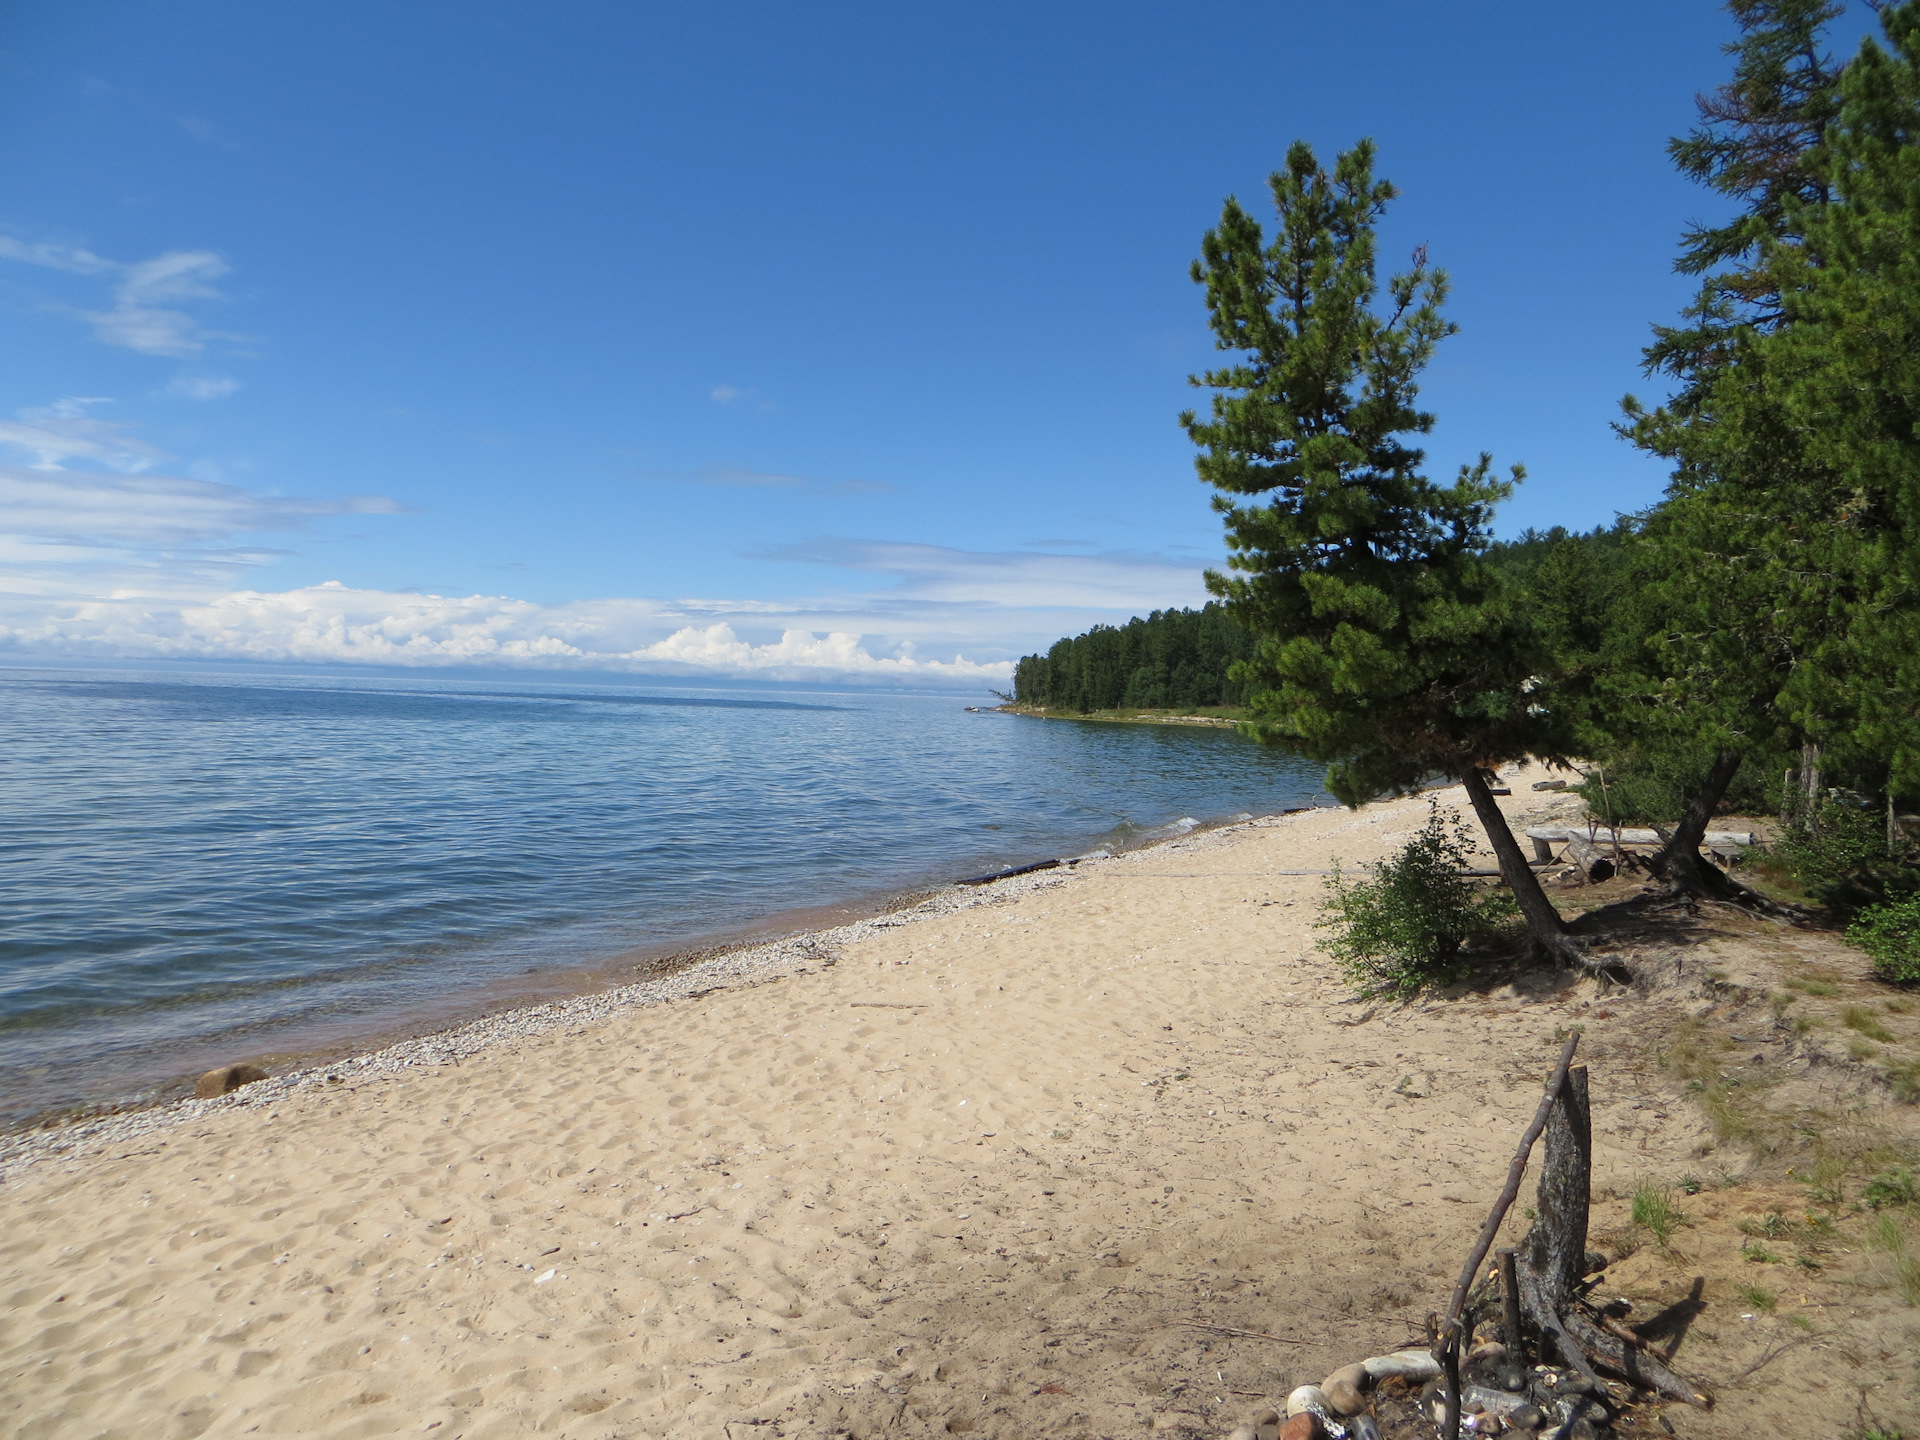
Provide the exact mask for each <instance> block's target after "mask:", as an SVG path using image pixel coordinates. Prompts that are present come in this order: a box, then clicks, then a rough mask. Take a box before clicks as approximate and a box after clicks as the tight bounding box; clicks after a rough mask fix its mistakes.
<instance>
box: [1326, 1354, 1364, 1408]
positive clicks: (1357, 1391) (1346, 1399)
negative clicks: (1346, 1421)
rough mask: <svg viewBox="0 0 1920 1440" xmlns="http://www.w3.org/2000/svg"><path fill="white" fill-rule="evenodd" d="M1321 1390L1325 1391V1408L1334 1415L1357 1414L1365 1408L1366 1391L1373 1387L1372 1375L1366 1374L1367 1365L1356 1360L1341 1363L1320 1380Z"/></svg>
mask: <svg viewBox="0 0 1920 1440" xmlns="http://www.w3.org/2000/svg"><path fill="white" fill-rule="evenodd" d="M1320 1388H1321V1390H1323V1391H1325V1392H1326V1397H1327V1408H1328V1409H1329V1410H1331V1411H1333V1413H1334V1414H1336V1415H1358V1414H1359V1413H1360V1412H1361V1411H1362V1410H1364V1409H1366V1408H1367V1391H1369V1390H1371V1389H1372V1388H1373V1377H1372V1376H1371V1375H1369V1374H1367V1367H1366V1366H1365V1365H1364V1364H1361V1363H1360V1362H1358V1361H1356V1362H1355V1363H1353V1364H1352V1365H1342V1366H1341V1367H1340V1368H1339V1369H1338V1370H1336V1371H1334V1372H1333V1373H1332V1374H1331V1375H1329V1376H1327V1378H1326V1379H1324V1380H1322V1381H1321V1382H1320Z"/></svg>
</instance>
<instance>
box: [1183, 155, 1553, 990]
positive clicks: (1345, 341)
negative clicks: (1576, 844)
mask: <svg viewBox="0 0 1920 1440" xmlns="http://www.w3.org/2000/svg"><path fill="white" fill-rule="evenodd" d="M1373 161H1374V147H1373V144H1372V142H1370V141H1362V142H1361V143H1360V144H1359V145H1357V146H1355V147H1354V149H1352V150H1350V151H1348V152H1347V153H1346V154H1344V155H1342V156H1340V158H1339V160H1338V162H1337V163H1336V165H1335V167H1334V170H1333V173H1332V174H1331V175H1329V174H1328V173H1327V172H1326V171H1325V170H1324V169H1323V168H1322V167H1321V165H1320V163H1319V161H1318V160H1317V159H1316V158H1315V156H1314V153H1313V150H1312V149H1311V148H1310V147H1309V146H1308V145H1307V144H1305V143H1304V142H1296V143H1295V144H1294V145H1293V147H1292V148H1291V149H1290V150H1289V151H1288V152H1287V163H1286V168H1285V169H1284V170H1282V171H1279V172H1277V173H1275V174H1274V175H1273V176H1272V177H1271V180H1270V182H1269V183H1270V185H1271V187H1272V191H1273V201H1274V206H1275V209H1276V210H1277V211H1278V216H1279V229H1278V233H1277V234H1276V235H1275V237H1274V239H1273V242H1272V244H1270V245H1269V244H1267V243H1266V240H1265V237H1264V236H1263V235H1262V234H1261V229H1260V225H1259V223H1258V222H1257V221H1255V220H1254V219H1253V218H1252V217H1251V216H1250V215H1248V214H1247V212H1246V211H1245V210H1243V209H1242V208H1241V207H1240V205H1239V204H1238V203H1237V202H1236V201H1234V200H1231V199H1230V200H1228V201H1227V204H1226V208H1225V211H1224V213H1223V214H1222V215H1221V218H1220V224H1219V226H1218V228H1217V229H1214V230H1211V231H1209V232H1208V233H1207V236H1206V239H1205V241H1204V242H1203V245H1202V258H1201V259H1200V260H1199V261H1197V262H1196V263H1195V264H1194V267H1193V278H1194V280H1195V281H1196V282H1198V283H1202V284H1204V285H1205V286H1206V290H1207V309H1208V312H1209V315H1210V320H1211V324H1212V328H1213V331H1214V335H1215V337H1216V342H1217V345H1218V348H1220V349H1222V350H1226V351H1230V352H1235V354H1236V356H1237V358H1236V360H1235V361H1234V362H1233V363H1231V364H1229V365H1227V366H1225V367H1224V368H1221V369H1217V370H1210V371H1208V372H1206V373H1205V374H1204V375H1200V376H1197V377H1195V378H1194V380H1193V383H1194V384H1195V385H1201V386H1206V387H1208V388H1211V389H1212V390H1213V391H1214V395H1213V403H1212V407H1211V412H1210V414H1209V416H1208V418H1207V419H1205V420H1202V419H1200V418H1198V417H1197V416H1196V415H1195V414H1194V413H1193V412H1191V411H1189V412H1188V413H1187V414H1185V415H1183V416H1181V423H1182V425H1184V426H1185V427H1186V430H1187V433H1188V435H1189V436H1191V437H1192V439H1193V441H1194V443H1195V444H1196V445H1197V446H1198V447H1199V448H1200V454H1199V456H1198V457H1197V459H1196V461H1195V464H1196V468H1197V469H1198V470H1199V473H1200V478H1201V479H1202V480H1204V481H1206V482H1207V483H1208V484H1210V485H1212V486H1214V487H1215V489H1217V490H1218V491H1219V492H1220V493H1219V494H1218V495H1216V496H1215V497H1214V506H1215V508H1216V509H1217V510H1219V512H1220V513H1221V514H1222V515H1223V516H1225V518H1226V539H1227V548H1228V551H1229V552H1230V553H1229V557H1228V561H1227V564H1228V566H1229V569H1230V570H1231V572H1232V573H1231V574H1227V575H1222V574H1219V573H1217V572H1210V573H1209V574H1208V576H1207V584H1208V587H1209V588H1210V589H1211V590H1212V591H1213V592H1214V593H1215V594H1216V595H1219V596H1220V597H1221V598H1222V599H1223V600H1224V601H1225V602H1226V603H1227V605H1228V607H1229V609H1230V610H1232V611H1233V613H1234V614H1235V616H1236V618H1238V619H1239V620H1241V622H1242V623H1243V624H1245V625H1246V626H1247V628H1248V629H1249V630H1250V631H1251V632H1252V633H1253V634H1254V635H1255V636H1256V637H1257V639H1258V651H1257V654H1256V656H1255V657H1254V658H1253V659H1251V660H1243V661H1240V662H1238V663H1237V664H1236V665H1235V667H1234V670H1233V672H1232V673H1233V675H1234V677H1235V678H1236V679H1238V680H1240V681H1241V682H1242V683H1243V684H1244V685H1245V686H1246V687H1247V691H1248V704H1249V707H1250V708H1251V709H1252V711H1253V713H1254V716H1255V719H1254V720H1253V721H1252V722H1250V723H1249V724H1248V726H1247V727H1246V728H1247V730H1248V731H1249V733H1251V734H1252V735H1253V736H1254V737H1255V738H1257V739H1259V740H1261V741H1263V742H1265V743H1267V744H1272V745H1277V746H1280V747H1283V748H1285V749H1288V750H1291V751H1293V752H1295V753H1296V754H1299V755H1302V756H1305V757H1307V758H1309V759H1312V760H1317V761H1320V762H1323V763H1325V764H1327V765H1328V766H1329V767H1330V768H1329V770H1328V778H1327V783H1328V787H1329V788H1330V789H1331V790H1332V792H1333V793H1334V794H1335V795H1336V796H1338V797H1339V798H1340V799H1341V800H1343V801H1345V802H1346V803H1347V804H1349V805H1359V804H1361V803H1363V802H1364V801H1366V800H1369V799H1371V798H1373V797H1374V796H1377V795H1381V794H1406V793H1409V792H1411V791H1413V790H1415V789H1416V788H1418V787H1419V786H1420V785H1421V784H1422V782H1424V781H1426V780H1427V779H1429V778H1430V777H1432V776H1433V775H1434V774H1435V773H1436V772H1438V773H1444V774H1446V775H1450V776H1453V777H1456V778H1458V779H1459V780H1460V781H1461V782H1462V783H1463V784H1464V785H1465V787H1466V791H1467V795H1468V798H1469V799H1470V801H1471V802H1472V804H1473V808H1474V812H1475V813H1476V815H1478V817H1479V819H1480V822H1481V824H1482V825H1483V826H1484V827H1485V829H1486V833H1487V838H1488V840H1489V841H1490V842H1491V844H1492V846H1493V850H1494V853H1495V855H1496V856H1498V858H1499V863H1500V873H1501V875H1502V877H1503V878H1504V879H1505V881H1506V883H1507V885H1508V886H1509V887H1510V888H1511V889H1512V891H1513V894H1514V898H1515V900H1516V901H1517V902H1518V903H1519V907H1520V910H1521V913H1522V914H1523V915H1524V916H1525V917H1526V921H1527V928H1528V931H1529V933H1530V935H1531V937H1532V941H1533V944H1534V947H1535V948H1536V950H1538V951H1539V952H1541V953H1543V954H1545V955H1547V956H1549V957H1551V958H1554V959H1557V960H1562V961H1568V962H1573V961H1577V959H1578V954H1579V952H1578V948H1577V947H1576V945H1575V944H1574V942H1573V940H1572V939H1571V938H1570V937H1569V936H1568V934H1567V931H1566V927H1565V925H1564V923H1563V922H1562V920H1561V918H1560V915H1559V912H1558V911H1557V910H1555V909H1554V907H1553V903H1552V902H1551V901H1550V900H1549V899H1548V898H1547V896H1546V893H1545V892H1544V891H1543V890H1542V889H1541V888H1540V882H1539V879H1538V877H1537V876H1536V875H1535V874H1534V872H1533V870H1532V869H1531V867H1530V866H1529V865H1528V864H1527V861H1526V858H1525V857H1524V856H1523V855H1522V853H1521V851H1520V847H1519V845H1518V844H1517V843H1516V841H1515V840H1514V836H1513V832H1512V830H1511V829H1510V828H1509V827H1508V825H1507V822H1506V819H1505V817H1504V816H1503V815H1502V814H1501V813H1500V808H1499V806H1498V805H1496V804H1495V803H1494V798H1493V794H1492V791H1491V788H1490V786H1489V784H1488V772H1489V771H1490V770H1491V769H1493V768H1494V767H1496V766H1499V765H1502V764H1506V763H1509V762H1513V761H1517V760H1519V759H1521V758H1523V757H1525V756H1527V755H1540V756H1544V757H1548V758H1552V759H1564V755H1563V751H1564V750H1565V748H1566V737H1565V735H1564V733H1563V732H1564V726H1563V723H1562V722H1561V720H1560V719H1559V717H1557V716H1556V715H1555V714H1554V713H1553V711H1552V709H1551V707H1550V706H1549V705H1548V704H1547V703H1545V702H1546V700H1547V698H1548V697H1547V696H1546V693H1545V692H1544V691H1543V690H1540V689H1538V688H1537V687H1536V684H1535V681H1534V678H1533V677H1535V676H1538V675H1541V674H1544V673H1546V666H1545V665H1544V663H1542V661H1541V660H1540V658H1539V657H1538V655H1537V654H1536V649H1537V647H1536V645H1535V643H1534V641H1533V639H1532V636H1531V632H1530V629H1529V627H1528V626H1527V624H1526V623H1525V620H1524V617H1523V616H1522V615H1520V614H1519V613H1517V611H1516V610H1515V608H1514V607H1513V606H1511V605H1510V604H1509V603H1508V602H1507V600H1506V597H1505V595H1504V593H1503V587H1502V585H1501V582H1500V578H1499V576H1498V574H1497V573H1496V571H1495V570H1494V568H1493V566H1492V565H1491V564H1490V563H1489V561H1488V550H1489V547H1490V546H1491V544H1492V537H1491V535H1490V534H1489V530H1488V525H1489V521H1490V519H1491V516H1492V512H1493V507H1494V505H1495V504H1496V503H1497V502H1498V501H1500V500H1501V499H1502V498H1504V497H1505V496H1506V495H1507V494H1508V493H1509V492H1510V490H1511V489H1512V485H1513V483H1514V482H1517V481H1518V480H1519V479H1520V478H1521V476H1522V472H1521V471H1520V469H1519V468H1518V467H1515V469H1514V471H1513V479H1512V481H1507V480H1500V479H1497V478H1495V477H1494V476H1493V475H1492V473H1491V471H1492V461H1491V459H1490V458H1489V457H1487V456H1485V455H1482V456H1481V457H1480V461H1479V463H1478V464H1476V465H1473V466H1471V467H1463V468H1462V470H1461V472H1460V475H1459V477H1458V478H1457V479H1456V480H1455V481H1454V483H1453V484H1451V485H1445V486H1443V485H1437V484H1435V483H1434V482H1433V481H1431V480H1429V479H1428V478H1427V477H1426V476H1424V475H1423V474H1421V468H1420V467H1421V463H1422V461H1423V460H1424V458H1425V457H1424V452H1422V451H1421V450H1419V449H1416V448H1414V447H1412V446H1410V445H1408V444H1407V443H1406V437H1408V436H1412V435H1419V434H1424V433H1426V432H1427V431H1429V430H1430V429H1431V428H1432V426H1433V417H1432V416H1431V415H1429V414H1426V413H1423V412H1422V411H1420V410H1418V409H1417V408H1415V403H1414V402H1415V399H1416V397H1417V387H1416V384H1415V377H1416V376H1417V375H1418V374H1419V373H1420V370H1421V368H1422V367H1423V366H1424V365H1425V364H1426V363H1427V361H1428V359H1429V358H1430V357H1431V356H1432V354H1433V350H1434V347H1435V345H1437V344H1438V343H1439V341H1440V340H1442V339H1443V338H1445V337H1446V336H1447V335H1449V334H1451V333H1453V330H1454V328H1455V327H1454V326H1453V325H1451V324H1450V323H1449V322H1448V321H1446V320H1444V319H1443V318H1442V317H1441V313H1440V306H1441V302H1442V301H1443V300H1444V298H1445V296H1446V289H1447V279H1446V276H1445V274H1444V273H1443V272H1441V271H1437V270H1431V269H1429V268H1428V267H1427V264H1426V257H1425V255H1424V254H1423V253H1416V254H1415V256H1414V260H1413V266H1412V268H1411V269H1410V270H1408V271H1407V272H1405V273H1404V274H1399V275H1395V276H1393V277H1392V278H1391V279H1390V280H1389V281H1388V282H1387V287H1386V303H1385V305H1384V306H1381V305H1377V304H1376V300H1377V298H1378V290H1379V287H1378V284H1377V282H1376V279H1375V257H1374V225H1375V222H1376V221H1377V220H1378V218H1379V216H1380V214H1381V212H1382V211H1383V210H1384V209H1385V207H1386V204H1387V202H1388V201H1389V200H1390V199H1391V198H1392V197H1393V195H1394V190H1393V187H1392V186H1391V185H1389V184H1387V183H1386V182H1385V181H1383V180H1376V179H1375V178H1374V174H1373Z"/></svg>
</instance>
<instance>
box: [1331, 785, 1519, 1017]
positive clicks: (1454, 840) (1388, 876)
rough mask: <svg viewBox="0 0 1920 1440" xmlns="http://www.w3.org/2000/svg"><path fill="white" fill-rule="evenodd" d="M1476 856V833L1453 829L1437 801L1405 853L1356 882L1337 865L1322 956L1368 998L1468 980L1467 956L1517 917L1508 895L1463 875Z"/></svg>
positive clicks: (1460, 825)
mask: <svg viewBox="0 0 1920 1440" xmlns="http://www.w3.org/2000/svg"><path fill="white" fill-rule="evenodd" d="M1472 853H1473V832H1472V830H1471V829H1469V828H1468V826H1467V824H1466V822H1465V821H1464V820H1462V819H1460V818H1459V817H1458V816H1455V817H1453V823H1452V824H1451V826H1449V824H1448V823H1447V817H1445V816H1443V815H1442V813H1441V810H1440V805H1439V802H1438V801H1435V800H1429V801H1428V802H1427V823H1426V824H1425V825H1423V826H1421V828H1420V830H1419V833H1417V834H1416V835H1415V836H1414V837H1413V838H1412V839H1411V840H1409V841H1408V842H1407V843H1406V846H1405V847H1404V848H1403V849H1402V850H1401V851H1400V853H1399V854H1398V855H1395V856H1393V857H1391V858H1389V859H1386V860H1383V861H1381V862H1380V863H1379V864H1377V865H1375V866H1373V867H1372V871H1371V874H1370V876H1369V878H1367V879H1365V880H1359V881H1351V880H1348V879H1347V878H1346V876H1344V875H1342V874H1341V873H1340V868H1339V865H1338V863H1337V862H1336V864H1335V866H1334V872H1333V874H1332V875H1331V876H1330V877H1329V878H1328V880H1327V883H1326V900H1325V902H1324V903H1323V905H1322V907H1321V913H1320V918H1319V920H1317V921H1316V922H1315V926H1316V928H1318V929H1321V930H1325V931H1328V932H1330V933H1329V935H1328V936H1327V938H1325V939H1323V940H1321V942H1320V948H1321V949H1323V950H1325V951H1326V952H1327V953H1328V954H1329V955H1331V956H1332V957H1333V959H1334V961H1335V962H1336V963H1337V964H1338V965H1339V966H1340V969H1341V972H1342V973H1343V974H1344V975H1345V976H1346V977H1347V979H1349V980H1351V981H1353V982H1354V983H1355V984H1357V985H1358V986H1359V987H1360V988H1361V989H1362V990H1363V991H1365V992H1367V993H1369V994H1389V993H1406V992H1409V991H1413V990H1417V989H1419V988H1420V987H1421V986H1423V985H1429V984H1435V983H1442V982H1445V981H1448V980H1452V979H1456V978H1458V977H1459V976H1460V975H1462V974H1464V973H1465V972H1466V971H1467V969H1468V968H1469V967H1468V961H1467V959H1466V956H1465V954H1464V953H1463V952H1464V951H1465V950H1466V948H1467V947H1468V946H1469V945H1471V944H1473V943H1475V942H1482V941H1486V940H1488V939H1490V938H1492V937H1493V936H1494V935H1495V934H1496V933H1497V932H1498V931H1499V930H1500V928H1501V927H1502V926H1503V925H1505V924H1507V923H1508V922H1509V921H1511V920H1512V919H1513V918H1514V916H1515V915H1516V914H1518V907H1517V906H1516V905H1515V904H1514V902H1513V897H1512V896H1511V895H1509V894H1508V893H1507V892H1506V891H1505V890H1500V889H1485V888H1482V887H1480V886H1477V885H1475V884H1474V883H1473V882H1472V881H1470V880H1468V879H1466V878H1465V877H1464V876H1462V875H1461V874H1460V872H1461V871H1462V870H1464V869H1465V868H1466V867H1467V863H1468V860H1469V859H1470V858H1471V856H1472Z"/></svg>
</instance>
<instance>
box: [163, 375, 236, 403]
mask: <svg viewBox="0 0 1920 1440" xmlns="http://www.w3.org/2000/svg"><path fill="white" fill-rule="evenodd" d="M239 388H240V382H239V381H238V380H236V379H234V378H233V377H232V376H231V375H176V376H174V377H173V379H171V380H170V381H168V382H167V387H166V389H165V390H163V391H162V392H161V393H162V394H163V395H170V396H172V397H173V398H174V399H176V400H224V399H226V398H227V397H228V396H229V395H231V394H233V392H234V391H236V390H238V389H239Z"/></svg>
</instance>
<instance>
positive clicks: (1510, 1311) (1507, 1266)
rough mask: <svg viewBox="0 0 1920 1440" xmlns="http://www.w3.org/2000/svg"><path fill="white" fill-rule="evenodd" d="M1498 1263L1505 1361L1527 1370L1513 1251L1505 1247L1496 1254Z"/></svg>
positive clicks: (1518, 1279)
mask: <svg viewBox="0 0 1920 1440" xmlns="http://www.w3.org/2000/svg"><path fill="white" fill-rule="evenodd" d="M1497 1258H1498V1260H1499V1261H1500V1303H1501V1307H1502V1314H1501V1318H1502V1320H1503V1321H1504V1322H1505V1326H1506V1331H1507V1360H1508V1362H1509V1363H1510V1364H1514V1365H1518V1366H1519V1367H1520V1368H1521V1369H1522V1370H1524V1369H1526V1368H1527V1364H1528V1361H1527V1342H1526V1337H1525V1336H1523V1335H1522V1334H1521V1333H1520V1277H1519V1275H1518V1274H1516V1273H1515V1271H1514V1250H1513V1247H1512V1246H1511V1245H1505V1246H1502V1247H1501V1248H1500V1250H1499V1251H1498V1252H1497Z"/></svg>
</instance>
